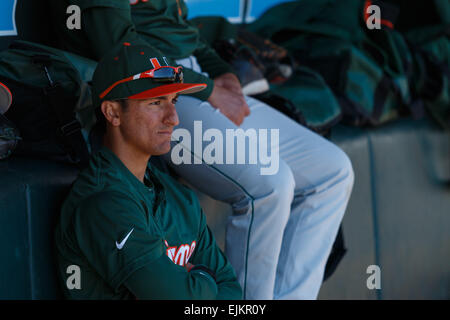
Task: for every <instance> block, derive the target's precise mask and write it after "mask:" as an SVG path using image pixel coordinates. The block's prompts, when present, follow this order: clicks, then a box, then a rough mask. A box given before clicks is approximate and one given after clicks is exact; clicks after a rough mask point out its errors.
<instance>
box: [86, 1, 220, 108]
mask: <svg viewBox="0 0 450 320" xmlns="http://www.w3.org/2000/svg"><path fill="white" fill-rule="evenodd" d="M82 27H83V30H87V31H86V35H87V37H88V39H89V43H90V45H91V48H92V52H93V54H94V57H95V59H96V60H97V61H98V60H100V59H101V57H102V56H103V55H104V54H105V53H106V52H108V51H109V50H110V48H111V47H113V46H114V45H116V44H118V43H123V42H130V43H136V42H142V43H145V45H147V46H150V47H152V48H153V49H154V50H155V51H157V52H158V51H159V50H157V49H156V48H155V47H153V46H152V45H151V44H150V43H148V42H147V41H145V40H144V39H143V38H142V37H141V36H139V34H138V32H137V31H136V28H135V26H134V24H133V21H132V19H131V12H130V10H129V9H128V10H125V9H123V8H114V7H99V6H97V7H91V8H88V9H86V10H84V11H83V14H82ZM161 55H164V54H163V53H161ZM169 60H170V59H169ZM172 62H173V61H170V63H172ZM184 79H185V82H187V83H206V85H207V87H206V89H204V90H202V91H200V92H197V93H194V94H192V96H193V97H196V98H198V99H200V100H202V101H206V100H208V98H209V96H210V95H211V93H212V90H213V88H214V82H213V80H212V79H211V78H208V77H206V76H204V75H202V74H200V73H197V72H195V71H193V70H191V69H188V68H184Z"/></svg>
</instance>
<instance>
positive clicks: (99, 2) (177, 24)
mask: <svg viewBox="0 0 450 320" xmlns="http://www.w3.org/2000/svg"><path fill="white" fill-rule="evenodd" d="M50 2H51V6H52V11H53V17H54V21H55V31H56V32H57V34H58V37H59V41H60V45H61V47H62V48H63V49H65V50H67V51H71V52H74V53H76V54H79V55H82V56H85V57H88V58H91V59H94V60H96V61H98V60H100V58H101V57H102V56H103V55H104V54H105V52H107V51H108V50H109V49H110V48H111V47H113V46H114V45H115V44H117V43H121V42H132V41H145V42H146V43H147V44H148V45H151V46H153V47H154V48H156V49H159V50H160V51H161V52H162V53H163V54H162V55H165V56H167V57H169V58H171V59H180V58H185V57H188V56H190V55H194V56H195V57H196V58H197V60H198V62H199V64H200V66H201V67H202V71H204V72H207V73H208V74H209V77H206V76H204V75H202V74H199V73H197V72H194V71H192V70H190V69H187V68H185V81H186V82H192V83H206V84H207V85H208V87H207V88H206V89H205V90H203V91H201V92H199V93H196V94H193V96H195V97H197V98H199V99H201V100H207V99H208V98H209V96H210V95H211V92H212V90H213V87H214V82H213V81H212V79H214V78H215V77H217V76H220V75H222V74H224V73H227V72H233V70H232V68H231V67H230V66H229V65H228V64H227V63H226V62H224V61H223V60H222V59H221V58H220V57H219V56H218V55H217V54H216V52H215V51H214V50H213V49H212V48H210V47H209V46H208V45H207V44H206V42H204V41H203V40H202V39H201V38H200V35H199V32H198V30H197V28H196V27H194V26H193V25H191V24H190V23H189V22H187V20H186V17H187V7H186V5H185V3H184V1H183V0H152V1H147V2H142V0H50ZM130 3H135V4H130ZM70 5H77V6H79V8H80V9H81V22H82V24H81V29H80V30H77V29H73V30H69V29H68V28H67V19H68V18H69V17H70V16H71V15H70V14H67V13H66V11H67V8H68V7H69V6H70Z"/></svg>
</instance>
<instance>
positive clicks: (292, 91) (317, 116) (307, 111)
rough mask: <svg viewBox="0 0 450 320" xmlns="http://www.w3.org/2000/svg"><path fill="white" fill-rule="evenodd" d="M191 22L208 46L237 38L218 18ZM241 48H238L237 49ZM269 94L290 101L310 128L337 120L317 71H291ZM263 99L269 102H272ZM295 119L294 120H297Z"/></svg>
mask: <svg viewBox="0 0 450 320" xmlns="http://www.w3.org/2000/svg"><path fill="white" fill-rule="evenodd" d="M191 23H192V24H194V25H196V26H197V27H198V29H199V30H200V34H201V36H202V38H204V39H205V40H206V41H208V43H209V44H210V45H211V46H214V44H217V43H220V41H229V40H232V41H235V42H236V41H237V36H238V26H236V25H233V24H231V23H230V22H228V21H227V20H226V19H224V18H222V17H199V18H195V19H192V20H191ZM239 46H241V47H242V46H244V45H243V44H241V45H239ZM241 47H238V48H237V50H239V49H240V48H241ZM248 49H249V50H252V49H251V48H248ZM222 54H224V53H222ZM271 93H273V94H276V95H278V96H281V97H283V98H285V99H287V100H288V101H290V102H291V103H292V106H293V107H294V108H296V109H297V110H298V111H300V114H301V115H302V119H301V120H302V124H303V125H307V126H308V127H309V128H311V129H313V130H316V131H319V132H320V131H323V130H326V129H328V128H330V127H331V126H333V125H334V124H336V123H337V122H338V121H339V120H340V119H341V109H340V107H339V103H338V102H337V100H336V98H335V97H334V95H333V92H332V91H331V90H330V88H329V87H328V85H327V84H326V82H325V81H324V79H323V78H322V77H321V75H320V74H318V73H317V72H315V71H313V70H311V69H310V68H307V67H305V66H301V67H298V68H297V69H296V70H294V74H293V75H292V77H291V78H290V79H289V80H288V81H287V82H284V83H282V84H271V85H270V92H269V93H268V95H269V96H270V94H271ZM263 95H264V94H263ZM256 98H261V99H262V100H264V98H263V97H262V96H256ZM269 100H270V99H269ZM265 102H266V103H269V105H270V103H276V102H272V101H270V102H269V101H265ZM273 107H274V108H277V109H279V110H280V107H281V106H279V105H278V106H276V105H273ZM287 115H288V116H289V115H290V116H291V117H292V118H295V116H294V115H292V114H290V112H287ZM295 120H297V121H298V119H295Z"/></svg>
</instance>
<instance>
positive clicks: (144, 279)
mask: <svg viewBox="0 0 450 320" xmlns="http://www.w3.org/2000/svg"><path fill="white" fill-rule="evenodd" d="M124 284H125V286H126V287H127V288H128V289H129V290H130V291H131V292H132V293H133V295H134V296H135V297H136V298H137V299H140V300H141V299H159V300H179V299H180V300H191V299H193V300H202V299H207V300H213V299H216V298H217V293H218V287H217V285H216V283H215V281H214V279H213V278H212V277H211V276H210V275H209V274H208V273H206V272H204V271H202V270H194V269H193V270H191V271H190V272H188V271H187V270H186V269H185V268H183V267H181V266H179V265H176V264H174V263H173V262H172V261H170V259H169V258H168V257H167V256H165V255H164V256H161V257H160V258H158V259H157V260H156V261H154V262H152V263H151V264H149V265H147V266H145V267H143V268H141V269H139V270H137V271H135V272H134V273H133V274H132V275H131V276H130V277H129V278H128V279H127V280H126V281H125V283H124Z"/></svg>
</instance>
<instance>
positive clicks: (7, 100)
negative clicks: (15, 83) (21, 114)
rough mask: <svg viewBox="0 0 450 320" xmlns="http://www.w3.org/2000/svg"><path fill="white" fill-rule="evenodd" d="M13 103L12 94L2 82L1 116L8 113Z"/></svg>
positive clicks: (0, 92) (0, 88) (0, 94)
mask: <svg viewBox="0 0 450 320" xmlns="http://www.w3.org/2000/svg"><path fill="white" fill-rule="evenodd" d="M11 103H12V94H11V91H9V89H8V87H7V86H6V85H4V84H3V83H1V82H0V114H4V113H5V112H6V111H8V109H9V107H10V106H11Z"/></svg>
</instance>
